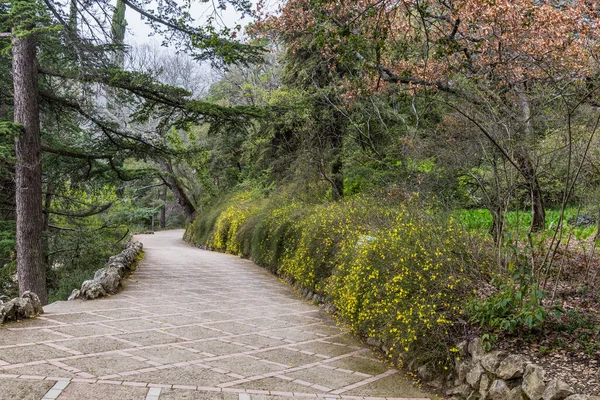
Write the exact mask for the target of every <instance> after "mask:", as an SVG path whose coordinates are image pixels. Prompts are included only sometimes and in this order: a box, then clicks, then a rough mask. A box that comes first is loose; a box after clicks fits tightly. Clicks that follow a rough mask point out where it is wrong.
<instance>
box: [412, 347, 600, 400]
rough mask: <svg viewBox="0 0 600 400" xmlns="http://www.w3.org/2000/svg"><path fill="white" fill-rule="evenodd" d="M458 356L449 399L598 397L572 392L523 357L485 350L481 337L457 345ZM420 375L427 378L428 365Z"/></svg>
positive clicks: (570, 399)
mask: <svg viewBox="0 0 600 400" xmlns="http://www.w3.org/2000/svg"><path fill="white" fill-rule="evenodd" d="M457 348H458V357H457V359H456V363H455V370H454V373H453V375H451V378H452V377H453V378H454V380H453V381H452V380H450V381H449V382H451V383H453V387H452V388H451V389H449V390H447V391H446V394H447V395H448V396H450V398H452V399H457V400H465V399H480V400H522V399H526V400H600V397H598V396H589V395H582V394H574V393H573V390H571V388H570V387H569V385H567V384H566V383H565V382H563V381H561V380H558V379H551V380H549V379H546V373H545V371H544V369H543V368H542V367H540V366H539V365H535V364H533V363H531V362H530V360H528V359H527V358H526V357H524V356H521V355H517V354H510V353H507V352H505V351H491V352H486V351H485V350H484V349H483V347H482V343H481V340H480V339H478V338H477V339H473V340H471V341H470V342H463V343H461V344H459V345H458V346H457ZM418 372H419V375H420V376H421V377H422V378H423V379H424V380H428V379H427V378H428V374H427V368H426V367H425V366H422V367H421V368H419V371H418Z"/></svg>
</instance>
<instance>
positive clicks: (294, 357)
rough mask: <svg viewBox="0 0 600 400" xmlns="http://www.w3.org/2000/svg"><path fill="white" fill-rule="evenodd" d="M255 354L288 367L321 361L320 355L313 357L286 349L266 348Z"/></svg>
mask: <svg viewBox="0 0 600 400" xmlns="http://www.w3.org/2000/svg"><path fill="white" fill-rule="evenodd" d="M255 355H256V356H257V357H260V358H262V359H264V360H269V361H273V362H276V363H279V364H284V365H289V366H290V367H298V366H300V365H305V364H312V363H315V362H320V361H323V359H322V358H320V357H315V356H311V355H308V354H303V353H300V352H298V351H292V350H288V349H274V350H268V351H265V352H262V353H257V354H255Z"/></svg>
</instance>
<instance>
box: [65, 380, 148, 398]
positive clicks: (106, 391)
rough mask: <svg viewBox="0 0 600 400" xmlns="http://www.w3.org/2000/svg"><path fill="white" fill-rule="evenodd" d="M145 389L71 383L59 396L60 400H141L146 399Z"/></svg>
mask: <svg viewBox="0 0 600 400" xmlns="http://www.w3.org/2000/svg"><path fill="white" fill-rule="evenodd" d="M147 392H148V389H147V388H141V387H131V386H121V385H93V384H87V383H78V382H73V383H71V384H70V385H69V386H67V388H66V389H64V390H63V392H62V394H61V395H60V397H59V399H60V400H82V399H118V400H143V399H145V398H146V393H147Z"/></svg>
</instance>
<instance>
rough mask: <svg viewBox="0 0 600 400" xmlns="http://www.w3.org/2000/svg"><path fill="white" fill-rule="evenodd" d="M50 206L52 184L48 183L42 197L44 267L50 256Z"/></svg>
mask: <svg viewBox="0 0 600 400" xmlns="http://www.w3.org/2000/svg"><path fill="white" fill-rule="evenodd" d="M51 207H52V186H51V185H48V187H46V198H45V199H44V210H43V218H44V226H43V232H44V234H45V237H43V239H44V265H45V266H46V268H49V267H50V257H49V256H48V238H49V236H48V231H49V229H50V208H51Z"/></svg>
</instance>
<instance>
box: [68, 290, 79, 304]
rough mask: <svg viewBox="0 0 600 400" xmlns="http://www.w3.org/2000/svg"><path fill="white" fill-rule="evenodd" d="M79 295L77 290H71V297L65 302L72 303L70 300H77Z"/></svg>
mask: <svg viewBox="0 0 600 400" xmlns="http://www.w3.org/2000/svg"><path fill="white" fill-rule="evenodd" d="M80 295H81V291H80V290H79V289H73V291H72V292H71V295H70V296H69V298H68V299H67V300H68V301H72V300H75V299H78V298H79V296H80Z"/></svg>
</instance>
